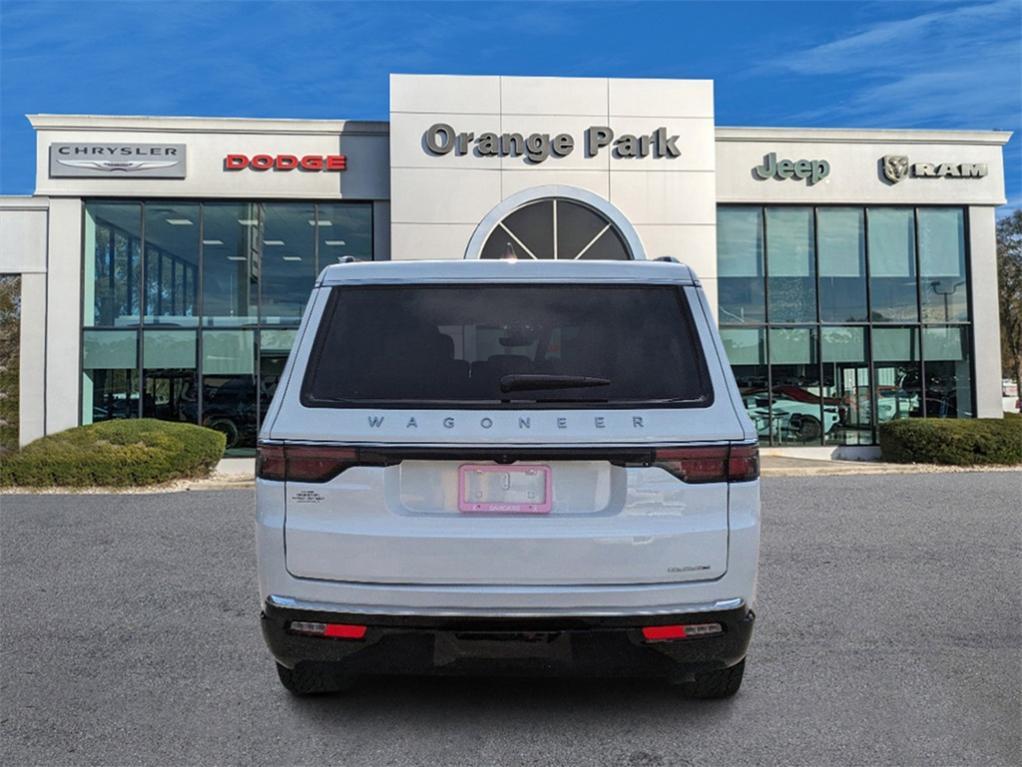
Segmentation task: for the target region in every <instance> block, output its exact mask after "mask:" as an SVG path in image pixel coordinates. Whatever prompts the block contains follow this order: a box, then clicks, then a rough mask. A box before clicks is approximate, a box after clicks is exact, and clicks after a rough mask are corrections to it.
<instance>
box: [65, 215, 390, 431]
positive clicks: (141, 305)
mask: <svg viewBox="0 0 1022 767" xmlns="http://www.w3.org/2000/svg"><path fill="white" fill-rule="evenodd" d="M221 203H235V204H238V205H257V206H258V212H259V220H260V227H261V226H262V221H263V216H264V210H263V206H265V205H274V204H284V203H295V204H307V205H312V206H313V211H314V213H315V216H316V221H318V220H319V210H320V206H322V205H361V206H365V207H366V208H367V209H368V213H369V216H368V234H369V238H370V251H371V255H372V260H376V244H377V243H376V236H375V227H376V206H375V205H374V204H373V203H374V201H373V200H362V199H359V200H340V199H322V198H298V199H288V198H265V199H264V198H258V199H251V198H249V199H245V198H223V199H219V198H196V197H181V198H176V197H172V198H167V197H107V196H95V197H85V198H83V199H82V203H81V205H82V207H81V211H82V216H81V224H80V231H79V237H80V240H81V243H82V245H81V261H80V263H79V290H78V297H79V306H78V316H79V318H80V322H79V329H78V375H79V376H81V375H83V373H84V370H85V368H84V367H83V364H84V339H85V332H86V331H87V330H88V331H97V330H98V331H110V330H126V331H133V332H134V333H135V344H136V356H137V362H136V366H135V376H136V378H137V382H138V387H139V397H138V404H137V406H136V407H135V408H134V410H135V412H134V413H133V414H132V415H131V416H129V417H132V418H141V417H143V402H142V399H143V398H142V389H143V381H144V375H145V372H144V360H143V347H142V344H143V334H144V332H145V331H146V330H160V329H171V328H170V327H168V326H164V325H162V324H161V323H159V322H155V321H150V322H147V321H146V316H145V308H146V303H145V301H146V278H145V275H146V250H147V247H146V230H145V223H146V206H158V205H182V206H183V205H196V206H197V207H198V212H199V221H198V240H199V242H198V254H197V261H196V274H195V282H196V285H195V289H196V293H197V295H196V299H195V307H196V311H195V315H194V316H195V324H194V325H186V326H174V327H173V329H177V330H180V331H181V332H193V333H196V335H197V337H196V346H195V348H196V368H195V376H196V396H197V398H198V405H197V416H196V417H197V419H198V421H197V422H198V423H199V424H201V423H202V422H203V416H204V413H203V403H204V399H205V392H204V387H203V370H202V360H203V353H204V350H203V343H202V341H203V331H204V330H212V329H215V328H212V327H210V328H207V327H206V326H205V325H204V320H205V316H206V315H205V295H204V293H205V280H204V266H205V263H204V261H205V257H206V253H205V250H206V246H205V245H204V243H203V239H204V238H205V224H206V216H205V207H206V205H207V204H221ZM90 205H124V206H128V205H133V206H137V207H138V216H139V258H138V265H137V269H135V270H134V274H133V275H132V277H133V282H134V284H133V285H130V286H128V291H129V292H131V291H132V290H133V291H134V295H135V302H136V305H137V307H138V319H137V321H136V322H134V323H131V324H128V325H120V326H117V325H112V324H93V325H90V326H86V322H85V290H86V285H85V279H86V264H85V259H86V258H90V257H91V258H95V252H94V246H95V243H90V242H88V241H87V240H86V229H87V220H86V219H87V210H88V206H90ZM316 229H317V235H318V226H317V227H316ZM313 248H314V251H313V252H314V259H315V265H316V274H317V275H318V274H319V261H320V254H319V237H318V236H316V237H314V242H313ZM261 258H262V251H260V259H261ZM260 267H261V264H260ZM256 279H257V280H258V283H257V302H258V305H257V315H256V321H255V322H254V323H244V324H242V325H239V326H237V328H236V329H238V330H252V331H253V333H254V344H255V354H256V360H258V359H259V354H260V349H261V338H260V336H261V331H262V330H263V329H264V328H265V329H267V330H279V329H281V327H282V325H281V324H280V323H264V322H263V315H262V269H261V268H260V269H259V274H258V276H257V278H256ZM313 282H315V277H314V278H313ZM312 288H313V285H312V284H310V286H309V291H310V294H311V292H312ZM297 323H298V320H296V321H295V326H297ZM287 327H292V326H291V325H287ZM259 373H260V371H259V366H258V365H256V370H255V375H256V391H257V392H259V391H261V385H262V381H261V378H260V374H259ZM255 406H256V418H257V428H259V427H260V426H261V425H262V419H263V407H262V403H261V402H260V401H259V397H258V396H257V398H256V403H255ZM83 407H84V391H83V387H82V386H81V381H80V380H79V386H78V411H77V412H78V415H77V419H78V423H79V424H81V423H82V408H83Z"/></svg>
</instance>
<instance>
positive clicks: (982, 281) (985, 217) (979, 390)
mask: <svg viewBox="0 0 1022 767" xmlns="http://www.w3.org/2000/svg"><path fill="white" fill-rule="evenodd" d="M969 269H970V276H971V290H970V296H969V298H970V300H971V302H972V338H973V341H974V344H975V348H973V350H972V354H973V360H974V363H973V366H974V368H975V371H976V382H975V383H976V415H977V417H979V418H1001V417H1002V416H1003V412H1002V406H1001V326H1000V318H999V314H998V309H997V307H998V304H997V237H996V232H995V221H994V209H993V208H992V207H988V206H982V207H980V206H973V207H970V208H969Z"/></svg>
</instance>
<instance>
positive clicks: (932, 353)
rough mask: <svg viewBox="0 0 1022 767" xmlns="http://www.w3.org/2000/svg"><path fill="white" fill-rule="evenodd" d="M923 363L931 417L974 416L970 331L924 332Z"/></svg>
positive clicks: (933, 329) (934, 329)
mask: <svg viewBox="0 0 1022 767" xmlns="http://www.w3.org/2000/svg"><path fill="white" fill-rule="evenodd" d="M923 360H924V362H925V367H926V415H927V417H929V418H955V417H957V418H966V417H972V416H974V415H975V411H974V410H973V407H972V360H971V356H970V354H969V328H967V327H963V326H961V325H952V326H948V327H927V328H923Z"/></svg>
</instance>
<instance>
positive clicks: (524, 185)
mask: <svg viewBox="0 0 1022 767" xmlns="http://www.w3.org/2000/svg"><path fill="white" fill-rule="evenodd" d="M553 184H560V185H562V186H568V187H575V188H576V189H585V190H586V191H588V192H592V193H593V194H598V195H600V197H602V198H604V199H609V198H610V175H609V174H608V173H607V172H606V171H603V170H563V171H562V170H552V169H551V170H545V169H542V168H520V169H514V170H505V171H503V172H502V173H501V174H500V192H501V199H504V200H506V199H507V198H508V197H510V196H511V195H513V194H516V193H517V192H521V191H523V190H525V189H533V188H535V187H538V186H550V185H553Z"/></svg>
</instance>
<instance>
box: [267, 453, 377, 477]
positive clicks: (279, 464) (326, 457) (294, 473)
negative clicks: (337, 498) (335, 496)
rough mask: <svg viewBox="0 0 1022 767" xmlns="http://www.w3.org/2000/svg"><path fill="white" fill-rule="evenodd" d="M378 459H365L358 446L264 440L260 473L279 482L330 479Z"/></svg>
mask: <svg viewBox="0 0 1022 767" xmlns="http://www.w3.org/2000/svg"><path fill="white" fill-rule="evenodd" d="M376 463H377V462H374V461H366V460H362V459H361V458H360V456H359V451H358V449H357V448H354V447H337V446H331V445H324V446H317V445H268V444H260V445H259V451H258V456H257V458H256V476H257V477H259V478H261V479H272V480H276V481H278V482H283V481H285V480H286V481H288V482H327V481H329V480H331V479H333V478H334V477H336V476H337V475H338V474H340V473H341V472H342V471H344V470H345V469H349V468H351V467H352V466H361V465H370V464H376Z"/></svg>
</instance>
